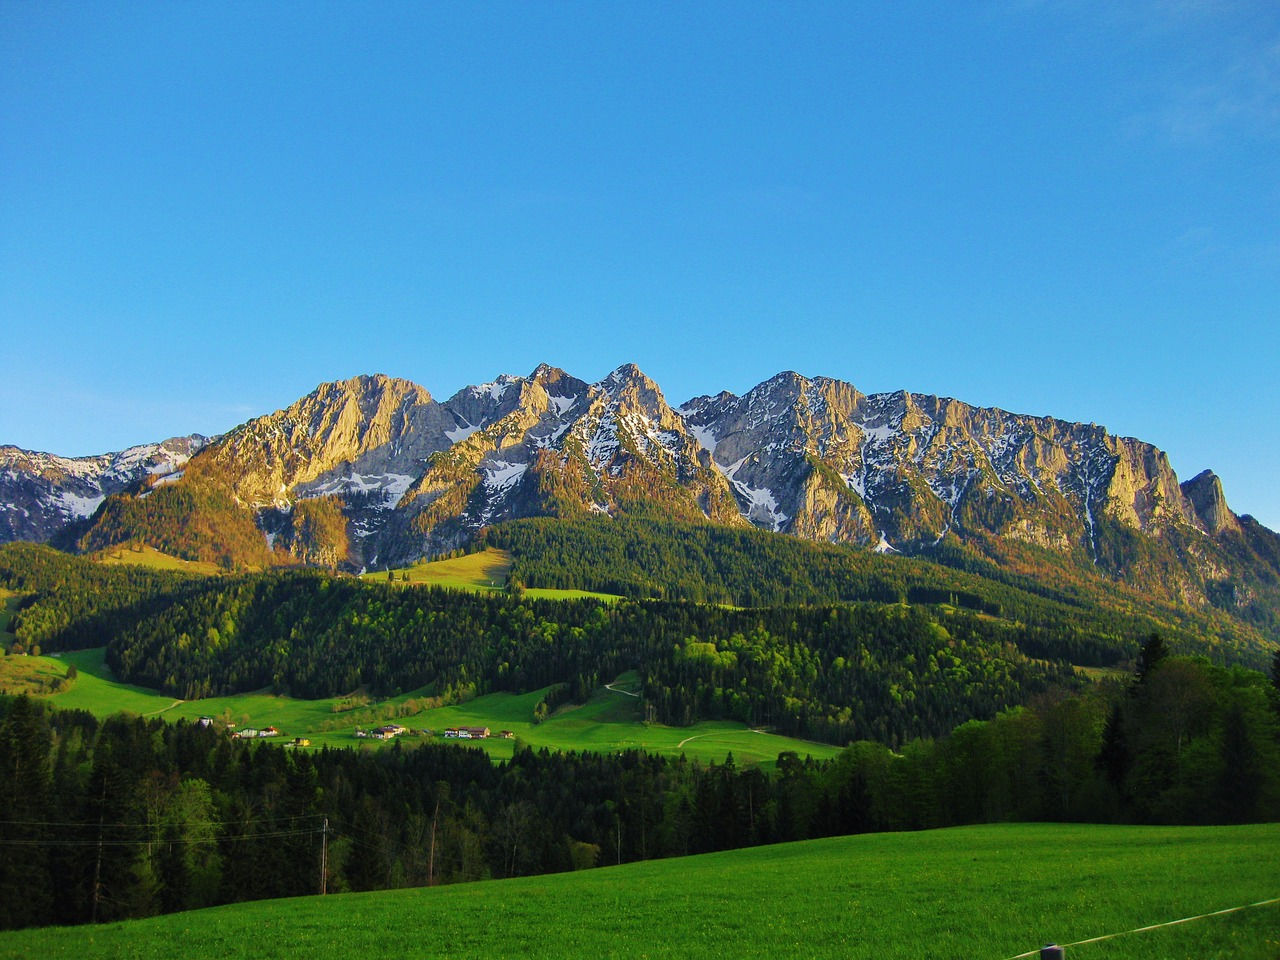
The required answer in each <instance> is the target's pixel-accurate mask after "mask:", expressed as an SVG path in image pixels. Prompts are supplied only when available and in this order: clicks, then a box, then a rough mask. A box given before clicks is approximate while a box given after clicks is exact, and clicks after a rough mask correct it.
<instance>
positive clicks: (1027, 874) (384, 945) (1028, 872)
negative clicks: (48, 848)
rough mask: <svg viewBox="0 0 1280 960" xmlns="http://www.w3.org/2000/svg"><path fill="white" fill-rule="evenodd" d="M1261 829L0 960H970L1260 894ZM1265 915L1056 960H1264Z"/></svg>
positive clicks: (960, 848) (1177, 833)
mask: <svg viewBox="0 0 1280 960" xmlns="http://www.w3.org/2000/svg"><path fill="white" fill-rule="evenodd" d="M1277 863H1280V825H1277V824H1264V825H1255V826H1245V827H1128V826H1124V827H1121V826H1091V825H1076V824H1072V825H1064V824H998V825H987V826H979V827H958V828H952V829H949V830H934V831H926V832H922V833H907V834H902V833H900V834H868V835H863V836H856V837H841V838H835V839H828V840H816V841H810V842H807V843H795V844H781V845H777V846H771V847H758V848H755V849H751V850H738V851H733V852H729V853H719V854H710V855H706V856H699V857H685V858H680V859H675V860H665V861H650V862H647V863H637V864H628V865H625V866H621V867H605V868H602V869H597V870H589V871H583V872H580V873H569V874H560V875H555V876H544V877H530V878H521V879H515V880H503V881H486V882H479V883H470V884H459V885H456V886H447V887H435V888H429V889H428V888H422V889H410V890H392V891H384V892H380V893H363V894H342V895H336V896H329V897H323V898H321V897H305V898H295V899H291V900H272V901H260V902H257V903H245V904H236V905H232V906H226V907H217V908H213V909H210V910H201V911H193V912H190V913H182V914H173V915H170V916H165V917H156V918H152V919H148V920H135V921H128V922H124V923H114V924H104V925H102V926H98V927H93V928H86V927H79V928H76V927H70V928H65V927H64V928H46V929H40V930H25V931H16V932H11V933H5V934H0V955H3V956H7V957H14V958H33V960H34V958H40V960H58V958H64V957H65V958H74V960H96V958H105V957H122V956H128V957H136V958H139V960H146V958H152V957H156V958H160V957H166V958H167V957H171V956H175V955H179V954H181V955H183V956H185V957H189V958H191V960H202V958H205V957H210V958H212V957H219V958H220V957H235V958H259V957H262V958H266V957H272V958H276V957H279V958H292V957H316V956H328V955H330V954H332V953H333V952H334V947H335V945H337V944H341V953H342V954H343V955H348V956H377V957H382V956H388V957H390V956H430V957H438V958H455V960H461V958H468V957H538V958H569V957H575V958H576V957H602V958H604V957H637V958H640V957H644V958H654V960H657V958H673V960H674V958H690V960H699V958H714V960H721V958H723V957H735V958H756V957H759V958H776V957H814V958H828V957H830V958H840V960H846V958H847V960H859V958H872V957H874V958H886V960H898V958H901V960H907V958H910V960H920V958H935V957H936V958H948V960H970V958H973V960H977V958H993V960H1002V958H1008V957H1013V956H1015V955H1017V954H1020V953H1023V952H1025V951H1029V950H1032V951H1034V950H1037V949H1038V948H1039V947H1040V945H1042V944H1044V943H1049V942H1057V943H1060V944H1071V943H1074V942H1075V941H1078V940H1083V939H1086V938H1090V937H1095V936H1099V935H1103V934H1109V933H1118V932H1122V931H1127V930H1132V929H1134V928H1136V927H1140V926H1145V925H1147V924H1153V923H1162V922H1167V921H1170V920H1175V919H1179V918H1183V917H1189V916H1194V915H1198V914H1202V913H1206V912H1210V911H1214V910H1219V909H1223V908H1227V907H1234V906H1238V905H1242V904H1246V903H1252V902H1254V901H1258V900H1262V899H1267V898H1270V897H1275V896H1280V872H1278V871H1277V866H1276V865H1277ZM1278 953H1280V907H1277V906H1275V905H1273V906H1269V907H1259V908H1255V909H1252V910H1246V911H1242V912H1238V913H1232V914H1228V915H1224V916H1218V917H1211V918H1208V919H1204V920H1197V921H1194V922H1191V923H1185V924H1181V925H1178V926H1173V927H1166V928H1163V929H1160V930H1154V931H1150V932H1146V933H1138V934H1131V935H1128V936H1121V937H1118V938H1116V939H1112V940H1108V941H1106V942H1103V943H1098V944H1091V945H1083V946H1072V947H1069V948H1068V949H1067V951H1066V955H1067V956H1068V957H1069V958H1071V960H1102V958H1107V960H1112V958H1116V960H1139V958H1141V960H1150V958H1153V957H1159V958H1169V960H1176V958H1196V960H1207V958H1215V957H1231V958H1238V960H1263V958H1267V960H1274V958H1275V957H1276V956H1277V954H1278Z"/></svg>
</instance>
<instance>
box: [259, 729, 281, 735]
mask: <svg viewBox="0 0 1280 960" xmlns="http://www.w3.org/2000/svg"><path fill="white" fill-rule="evenodd" d="M258 736H260V737H278V736H280V731H279V730H277V729H276V728H275V727H263V728H262V729H261V730H259V731H258Z"/></svg>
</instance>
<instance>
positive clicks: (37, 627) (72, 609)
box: [0, 543, 202, 651]
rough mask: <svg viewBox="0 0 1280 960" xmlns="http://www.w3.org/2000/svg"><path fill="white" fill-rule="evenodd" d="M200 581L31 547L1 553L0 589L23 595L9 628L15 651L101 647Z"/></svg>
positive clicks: (1, 549) (7, 546) (13, 546)
mask: <svg viewBox="0 0 1280 960" xmlns="http://www.w3.org/2000/svg"><path fill="white" fill-rule="evenodd" d="M201 581H202V578H200V577H197V576H193V575H191V574H186V573H178V572H170V571H159V570H151V569H149V568H147V567H141V566H134V565H132V564H112V565H107V564H101V563H94V562H92V561H89V560H82V559H80V558H77V557H72V556H69V555H67V554H65V553H61V552H60V551H57V550H53V549H51V548H49V547H42V546H37V545H36V544H33V543H8V544H5V545H4V546H3V547H0V588H4V589H6V590H11V591H14V592H16V593H19V594H24V595H26V599H25V600H24V602H23V604H22V606H21V608H20V610H19V615H18V616H17V617H16V618H15V620H14V623H13V624H12V625H11V626H10V629H11V630H12V631H13V633H14V635H15V636H16V637H17V639H18V643H19V645H20V650H35V649H37V648H39V647H41V646H42V645H43V646H44V647H45V648H46V649H48V650H50V651H52V650H72V649H78V648H81V647H100V646H104V645H105V644H106V643H107V641H108V640H110V639H111V637H113V636H115V635H116V634H117V633H118V632H119V631H120V630H122V629H124V628H125V627H127V626H128V625H129V624H133V623H137V622H139V621H140V620H144V619H146V618H147V617H149V616H152V615H155V614H157V613H159V612H160V611H161V610H165V609H168V608H170V607H172V606H173V603H174V600H175V598H176V597H178V596H180V595H181V594H182V591H183V589H184V588H186V587H191V586H194V585H196V584H198V583H200V582H201Z"/></svg>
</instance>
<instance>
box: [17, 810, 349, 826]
mask: <svg viewBox="0 0 1280 960" xmlns="http://www.w3.org/2000/svg"><path fill="white" fill-rule="evenodd" d="M324 816H325V815H324V814H323V813H304V814H300V815H298V816H296V817H254V818H252V819H249V820H185V821H172V820H166V821H164V823H163V825H164V826H177V827H189V826H190V827H194V826H210V827H244V826H248V825H249V824H251V823H290V822H293V821H297V820H322V819H324ZM16 826H25V827H92V828H93V829H95V830H97V829H98V828H99V827H102V828H111V829H145V830H150V829H153V828H154V826H155V825H154V824H146V823H103V824H99V823H98V822H96V821H89V822H84V821H80V820H0V827H16Z"/></svg>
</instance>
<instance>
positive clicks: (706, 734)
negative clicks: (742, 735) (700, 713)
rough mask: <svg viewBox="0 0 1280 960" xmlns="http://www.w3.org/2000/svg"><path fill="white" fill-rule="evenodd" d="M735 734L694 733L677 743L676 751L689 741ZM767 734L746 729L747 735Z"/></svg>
mask: <svg viewBox="0 0 1280 960" xmlns="http://www.w3.org/2000/svg"><path fill="white" fill-rule="evenodd" d="M736 732H737V731H733V730H728V731H726V730H716V731H714V732H712V733H695V734H694V735H693V736H692V737H685V738H684V739H683V740H681V741H680V742H679V743H677V744H676V749H677V750H679V749H680V748H681V747H683V746H684V745H685V744H686V743H688V742H689V741H690V740H701V739H702V738H703V737H714V736H717V735H718V734H722V733H736ZM768 732H769V731H767V730H757V729H755V728H754V727H748V728H747V733H768Z"/></svg>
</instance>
